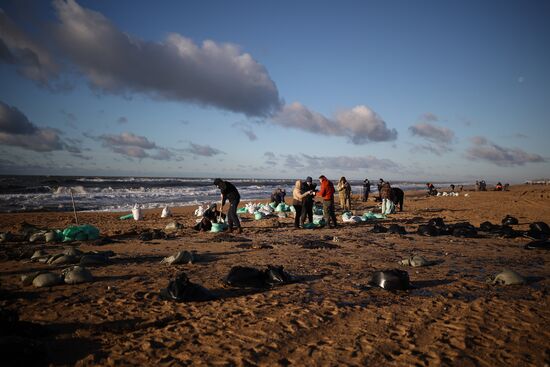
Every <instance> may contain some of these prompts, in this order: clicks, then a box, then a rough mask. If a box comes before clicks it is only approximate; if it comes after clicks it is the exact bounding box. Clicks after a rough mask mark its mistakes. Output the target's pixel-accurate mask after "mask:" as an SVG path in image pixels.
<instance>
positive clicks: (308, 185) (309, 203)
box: [300, 176, 317, 224]
mask: <svg viewBox="0 0 550 367" xmlns="http://www.w3.org/2000/svg"><path fill="white" fill-rule="evenodd" d="M315 188H317V184H316V183H313V179H312V178H311V177H309V176H308V178H306V181H305V182H302V193H304V192H308V191H311V192H314V191H315ZM314 197H315V195H308V196H306V197H305V199H304V204H303V208H302V218H301V219H300V223H302V224H304V223H305V222H306V217H307V219H308V222H309V223H313V199H314Z"/></svg>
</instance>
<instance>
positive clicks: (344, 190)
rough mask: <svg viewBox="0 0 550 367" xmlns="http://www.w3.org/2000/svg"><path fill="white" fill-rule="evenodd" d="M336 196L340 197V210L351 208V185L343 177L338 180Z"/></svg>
mask: <svg viewBox="0 0 550 367" xmlns="http://www.w3.org/2000/svg"><path fill="white" fill-rule="evenodd" d="M337 188H338V197H339V198H340V207H341V208H342V210H344V211H345V210H351V185H350V184H349V182H348V181H347V180H346V178H345V177H343V176H342V177H341V178H340V181H338V185H337Z"/></svg>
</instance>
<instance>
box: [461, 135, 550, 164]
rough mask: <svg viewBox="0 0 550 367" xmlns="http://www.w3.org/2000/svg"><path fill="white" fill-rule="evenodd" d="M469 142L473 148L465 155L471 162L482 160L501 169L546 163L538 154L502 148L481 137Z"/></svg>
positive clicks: (475, 137)
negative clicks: (501, 167)
mask: <svg viewBox="0 0 550 367" xmlns="http://www.w3.org/2000/svg"><path fill="white" fill-rule="evenodd" d="M470 140H471V142H472V144H473V146H471V147H470V148H469V149H468V150H467V152H466V155H467V157H468V158H470V159H473V160H484V161H487V162H490V163H493V164H496V165H497V166H503V167H511V166H523V165H524V164H526V163H539V162H546V161H547V159H545V158H543V157H542V156H540V155H538V154H531V153H527V152H525V151H524V150H522V149H519V148H506V147H502V146H500V145H497V144H495V143H493V142H491V141H489V140H488V139H487V138H485V137H483V136H474V137H473V138H471V139H470Z"/></svg>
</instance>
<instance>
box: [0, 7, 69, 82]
mask: <svg viewBox="0 0 550 367" xmlns="http://www.w3.org/2000/svg"><path fill="white" fill-rule="evenodd" d="M0 62H1V63H6V64H12V65H16V67H17V71H18V72H19V73H20V74H21V75H23V76H25V77H27V78H29V79H31V80H33V81H35V82H37V83H39V84H46V83H47V82H48V80H49V79H50V78H52V77H56V76H57V73H58V69H59V67H58V66H57V64H56V62H55V61H54V59H53V57H52V56H51V54H50V53H49V52H48V51H47V50H46V49H45V48H44V47H42V46H40V44H39V43H38V42H36V41H35V40H33V39H32V38H31V37H30V36H28V35H27V34H26V33H25V32H24V31H23V30H21V29H20V28H19V27H18V26H17V25H16V24H15V23H14V22H13V21H12V20H11V19H10V18H8V16H7V14H6V13H5V12H4V11H3V10H2V9H0Z"/></svg>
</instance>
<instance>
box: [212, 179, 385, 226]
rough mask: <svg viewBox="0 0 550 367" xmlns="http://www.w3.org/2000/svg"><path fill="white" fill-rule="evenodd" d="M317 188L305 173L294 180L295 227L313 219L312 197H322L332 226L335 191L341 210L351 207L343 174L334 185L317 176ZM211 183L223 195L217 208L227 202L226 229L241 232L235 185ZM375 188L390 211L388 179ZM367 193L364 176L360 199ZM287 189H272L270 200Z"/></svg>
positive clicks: (280, 198)
mask: <svg viewBox="0 0 550 367" xmlns="http://www.w3.org/2000/svg"><path fill="white" fill-rule="evenodd" d="M319 183H320V188H319V190H317V184H315V183H313V179H312V178H311V177H307V178H306V179H305V180H304V181H302V180H297V181H296V182H295V185H294V189H293V190H292V205H293V206H294V209H295V211H296V215H295V217H294V227H295V228H301V227H302V226H303V225H304V223H306V221H308V222H309V223H313V206H314V199H315V198H316V197H317V198H319V199H320V200H321V201H322V204H323V218H324V220H325V223H326V224H327V225H328V226H329V227H331V228H335V227H337V225H338V224H337V222H336V214H335V210H334V194H335V193H336V190H338V196H339V199H340V206H341V208H342V209H343V210H344V211H347V210H351V185H350V183H349V182H348V181H347V180H346V178H345V177H341V178H340V180H339V181H338V184H337V186H336V188H335V187H334V185H333V184H332V182H331V181H330V180H328V179H327V178H326V177H325V176H324V175H321V176H319ZM214 185H216V186H217V187H218V189H220V192H221V197H222V207H221V208H220V211H222V210H223V207H224V205H225V203H226V201H227V202H229V209H228V211H227V224H228V226H229V231H230V232H233V231H237V233H241V232H242V228H241V223H240V221H239V217H238V216H237V207H238V205H239V202H240V200H241V197H240V195H239V191H238V190H237V188H236V187H235V186H234V185H233V184H232V183H230V182H228V181H225V180H222V179H221V178H216V179H215V180H214ZM378 191H379V193H380V197H379V199H380V201H382V212H383V213H390V212H393V208H394V206H393V202H394V200H393V199H394V198H393V194H392V188H391V186H390V183H389V182H386V181H384V180H383V179H380V181H379V183H378ZM369 193H370V181H369V180H368V179H365V180H364V181H363V195H362V200H363V201H367V200H368V198H369ZM285 195H286V191H285V190H283V189H280V188H278V189H275V190H274V191H273V193H272V195H271V201H272V202H275V203H276V204H279V203H281V202H284V199H285ZM212 210H213V212H214V213H216V214H218V213H219V212H218V211H217V209H216V207H214V208H213V209H212Z"/></svg>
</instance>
